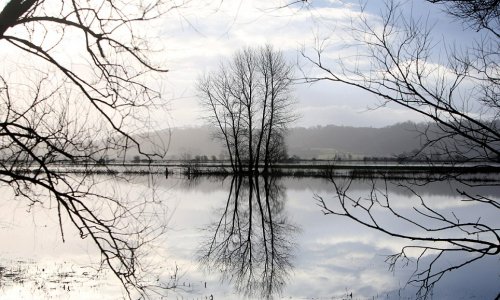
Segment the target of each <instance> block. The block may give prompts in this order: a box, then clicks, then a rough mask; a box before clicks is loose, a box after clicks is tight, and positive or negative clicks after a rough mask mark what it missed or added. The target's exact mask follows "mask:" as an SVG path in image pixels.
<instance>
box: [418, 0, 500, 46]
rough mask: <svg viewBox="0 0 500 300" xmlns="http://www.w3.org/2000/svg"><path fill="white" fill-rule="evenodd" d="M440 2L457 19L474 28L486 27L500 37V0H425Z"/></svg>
mask: <svg viewBox="0 0 500 300" xmlns="http://www.w3.org/2000/svg"><path fill="white" fill-rule="evenodd" d="M427 1H428V2H431V3H438V4H442V5H444V7H445V10H446V11H447V12H448V13H449V14H450V15H452V16H454V17H456V18H457V19H458V20H462V21H463V22H464V23H468V24H470V25H471V26H472V27H474V28H475V29H476V30H481V29H487V30H489V31H490V32H492V33H493V34H495V35H496V36H497V37H500V2H499V1H498V0H469V1H463V0H427Z"/></svg>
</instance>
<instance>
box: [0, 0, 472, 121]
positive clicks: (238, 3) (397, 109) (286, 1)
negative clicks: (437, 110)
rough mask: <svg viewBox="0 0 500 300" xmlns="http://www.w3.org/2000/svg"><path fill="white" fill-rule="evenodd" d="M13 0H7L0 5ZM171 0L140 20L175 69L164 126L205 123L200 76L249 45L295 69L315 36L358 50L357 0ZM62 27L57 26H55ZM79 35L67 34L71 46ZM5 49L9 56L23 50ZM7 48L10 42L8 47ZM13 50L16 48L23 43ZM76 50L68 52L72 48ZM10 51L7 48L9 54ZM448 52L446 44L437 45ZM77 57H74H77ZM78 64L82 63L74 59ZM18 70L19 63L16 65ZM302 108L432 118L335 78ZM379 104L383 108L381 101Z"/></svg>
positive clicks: (309, 112) (327, 113)
mask: <svg viewBox="0 0 500 300" xmlns="http://www.w3.org/2000/svg"><path fill="white" fill-rule="evenodd" d="M6 2H7V1H6V0H0V7H3V6H4V5H5V3H6ZM292 2H293V0H251V1H244V0H219V1H209V0H172V3H174V4H178V7H177V8H176V9H173V10H172V11H170V12H169V13H168V14H167V15H165V16H164V17H162V18H161V19H159V20H155V21H154V22H152V23H148V24H149V26H148V27H144V28H139V30H143V31H145V32H147V33H148V36H152V37H154V38H153V42H158V45H161V48H159V49H160V50H161V51H157V52H156V53H154V54H153V56H154V57H153V61H159V62H161V64H162V66H163V67H164V68H166V69H168V70H169V72H168V74H167V75H166V76H164V77H161V80H158V81H159V82H155V83H154V86H159V87H160V89H161V90H162V92H163V96H164V99H165V100H166V101H167V106H166V109H159V110H158V111H154V112H153V113H152V117H153V120H154V121H155V122H154V123H155V124H160V127H162V128H161V129H163V128H168V127H170V128H171V127H190V126H200V125H203V124H205V123H204V122H205V121H204V116H205V115H206V112H205V111H204V110H203V109H202V108H201V107H200V105H199V100H198V97H197V91H196V88H195V86H196V80H197V78H198V77H199V76H200V75H202V74H203V73H206V72H211V71H215V70H216V68H217V65H218V63H219V62H220V61H224V60H228V59H229V58H230V57H231V55H232V54H233V53H234V52H235V51H237V50H239V49H242V48H244V47H248V46H251V47H255V46H262V45H265V44H271V45H272V46H273V47H274V48H275V49H277V50H280V51H282V52H283V53H284V54H285V56H286V57H287V59H288V60H289V61H290V63H291V64H294V65H296V72H295V75H296V77H297V78H300V77H301V76H302V74H303V72H305V73H307V74H314V73H315V72H317V70H316V69H314V68H312V67H311V65H310V64H308V63H307V61H306V60H305V59H304V58H303V57H302V56H301V54H300V50H302V49H303V50H304V51H305V52H306V53H311V50H313V49H314V46H315V38H319V39H328V43H329V45H330V47H329V48H327V49H326V51H325V57H326V58H327V59H328V60H329V62H332V65H333V63H334V62H335V60H336V59H337V58H338V57H339V56H344V57H346V56H349V55H352V54H354V53H356V51H358V50H357V48H356V47H349V48H346V45H349V44H350V43H352V36H350V29H349V27H350V25H351V20H353V19H357V18H358V17H359V15H360V10H361V5H360V3H359V2H358V0H308V1H297V3H295V4H290V3H292ZM400 2H401V3H402V8H403V10H404V13H405V14H408V15H413V16H414V17H415V18H423V19H425V20H426V22H427V23H428V24H431V26H432V32H433V35H434V37H435V40H436V42H437V43H441V42H442V41H443V40H446V41H447V43H449V44H455V43H457V44H459V45H467V44H470V42H471V41H472V40H473V39H474V38H477V36H475V34H474V32H473V31H471V30H467V29H464V26H463V25H462V24H461V23H460V22H458V21H456V20H454V19H452V18H451V17H449V16H448V15H447V14H446V13H444V12H443V11H442V7H441V6H439V5H435V4H430V3H428V2H426V1H425V0H401V1H400ZM365 4H366V7H365V16H367V18H368V20H369V21H370V22H371V23H372V24H375V25H376V24H380V12H381V10H383V9H384V1H383V0H372V1H365ZM56 34H57V33H56ZM79 42H81V41H79V40H74V39H73V40H72V39H71V38H70V39H68V43H72V44H71V45H70V46H71V47H74V44H76V43H79ZM4 48H5V49H7V51H6V52H3V53H4V54H3V55H2V57H1V58H2V59H3V61H4V62H5V58H7V57H8V58H9V59H11V58H12V57H18V54H17V52H16V55H9V54H12V53H11V52H8V47H4ZM5 49H4V50H5ZM12 51H17V50H16V49H14V50H12ZM70 52H71V51H69V52H68V53H70ZM5 53H6V54H5ZM437 53H440V54H441V55H443V53H444V51H442V50H440V51H437ZM73 59H74V58H73ZM22 60H23V58H18V60H17V61H15V62H14V64H13V65H14V66H15V67H14V69H12V70H10V69H7V67H6V65H7V64H5V63H4V65H3V66H0V68H2V70H3V71H4V73H6V74H7V73H11V72H12V71H16V70H17V67H18V66H19V63H24V62H22ZM73 65H75V64H73ZM16 72H18V71H16ZM293 97H294V100H295V101H296V104H295V112H296V114H298V115H299V116H300V118H299V119H298V120H297V121H296V122H295V123H294V124H292V126H303V127H312V126H317V125H328V124H333V125H343V126H357V127H361V126H367V127H383V126H389V125H393V124H395V123H399V122H405V121H415V122H420V121H425V120H424V119H423V118H422V116H421V115H419V114H416V113H414V112H411V111H409V110H408V109H404V108H403V107H401V106H398V105H395V104H389V105H387V106H385V107H382V108H377V107H378V106H379V103H380V99H377V98H376V97H374V96H373V95H371V94H368V93H366V92H362V91H360V90H359V89H355V88H350V87H348V86H346V85H343V84H339V83H332V82H319V83H315V84H296V85H295V86H294V93H293ZM375 108H377V109H375Z"/></svg>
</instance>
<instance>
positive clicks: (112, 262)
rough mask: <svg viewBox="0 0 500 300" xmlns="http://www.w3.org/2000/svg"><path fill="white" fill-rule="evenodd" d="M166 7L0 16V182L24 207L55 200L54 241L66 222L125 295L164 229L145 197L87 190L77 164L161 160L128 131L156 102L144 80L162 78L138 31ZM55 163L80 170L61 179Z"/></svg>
mask: <svg viewBox="0 0 500 300" xmlns="http://www.w3.org/2000/svg"><path fill="white" fill-rule="evenodd" d="M172 8H173V6H172V3H170V2H169V1H151V2H148V1H146V2H144V1H139V2H126V1H125V2H124V1H114V0H103V1H80V0H76V1H71V2H61V1H50V0H28V1H22V0H10V1H6V2H5V4H4V6H3V8H2V9H1V11H0V45H1V48H2V50H3V51H5V52H4V53H5V54H4V55H3V59H4V61H3V68H2V71H1V72H2V73H0V158H1V161H0V183H1V184H2V185H4V186H5V185H6V186H9V187H11V188H12V189H14V191H15V193H16V195H18V196H21V197H24V198H26V199H28V200H29V203H30V205H42V206H45V207H51V205H50V203H55V207H56V209H57V214H58V216H59V221H60V230H61V236H62V239H63V241H64V228H65V226H66V225H65V224H63V223H64V222H63V221H64V220H67V221H68V222H69V223H71V224H72V225H74V226H76V227H77V229H78V230H79V232H80V236H81V237H82V238H86V237H89V238H91V239H92V240H93V241H94V243H95V246H96V247H97V249H98V250H99V252H100V254H101V256H102V262H103V264H105V265H107V266H108V267H109V268H110V269H111V270H112V271H113V272H114V274H115V275H116V276H117V277H118V278H119V280H120V281H121V282H122V284H123V285H124V287H125V288H126V290H127V292H129V293H130V292H131V291H132V290H134V289H137V290H138V291H139V292H140V293H143V292H144V291H145V290H144V288H145V285H144V284H143V283H141V281H140V278H139V277H138V274H139V272H140V270H139V269H140V267H141V265H140V262H139V261H138V258H139V257H140V255H139V253H140V249H141V247H142V246H143V245H145V244H146V243H147V242H148V241H150V240H152V239H155V238H156V237H157V236H159V235H161V234H163V232H164V226H163V225H161V224H156V223H155V226H154V227H148V226H149V225H151V224H150V223H151V222H152V221H151V220H149V221H146V220H145V219H143V217H145V216H146V215H144V212H145V211H146V210H147V209H146V207H147V206H148V205H149V204H148V203H147V201H145V202H144V203H143V204H137V203H136V204H133V205H132V206H129V205H127V202H126V201H125V199H116V198H114V197H113V196H110V195H106V193H105V192H103V193H98V192H96V190H95V187H96V184H95V183H96V178H95V177H94V176H92V175H89V173H92V164H87V163H91V162H96V161H99V159H101V158H104V157H106V156H107V155H114V156H117V155H120V153H121V154H123V152H124V151H126V149H128V148H129V147H131V146H134V147H137V148H138V149H139V152H140V153H141V154H143V155H145V156H146V157H148V158H151V157H153V156H154V155H158V156H161V155H162V152H155V153H145V152H144V151H143V150H142V148H141V145H140V144H139V142H138V141H137V140H136V139H135V138H134V135H133V134H136V133H143V132H144V129H145V126H147V124H148V123H147V122H148V110H149V109H150V108H151V107H153V106H154V105H157V104H161V103H162V101H163V100H162V99H161V95H160V93H159V91H157V90H155V89H153V88H152V86H153V85H152V84H151V82H152V81H151V80H152V78H151V77H150V76H149V74H150V73H158V72H160V73H161V72H166V70H165V69H163V68H161V67H159V66H158V65H157V64H155V63H154V62H153V61H151V60H150V54H151V53H153V52H154V51H156V50H157V49H156V46H155V45H153V44H152V43H150V41H151V40H148V38H150V37H151V36H148V35H147V33H148V32H147V31H145V30H143V29H142V28H143V26H147V25H148V24H150V25H152V24H154V21H155V20H156V19H158V18H159V17H161V16H163V15H164V14H166V13H167V12H168V11H170V10H171V9H172ZM61 161H69V162H72V163H75V162H80V163H81V164H82V165H83V164H85V166H87V169H86V170H85V171H84V172H82V173H81V174H76V175H75V174H65V173H64V172H61V170H60V164H59V163H60V162H61ZM52 200H56V201H55V202H53V201H52ZM96 203H102V204H101V205H97V204H96ZM104 207H107V209H105V208H104ZM141 207H142V209H140V208H141ZM126 219H128V220H129V221H130V222H134V220H135V221H137V224H142V225H144V226H145V227H141V226H138V227H134V226H133V225H132V224H124V222H125V221H124V220H126ZM148 224H149V225H148ZM129 295H130V294H129Z"/></svg>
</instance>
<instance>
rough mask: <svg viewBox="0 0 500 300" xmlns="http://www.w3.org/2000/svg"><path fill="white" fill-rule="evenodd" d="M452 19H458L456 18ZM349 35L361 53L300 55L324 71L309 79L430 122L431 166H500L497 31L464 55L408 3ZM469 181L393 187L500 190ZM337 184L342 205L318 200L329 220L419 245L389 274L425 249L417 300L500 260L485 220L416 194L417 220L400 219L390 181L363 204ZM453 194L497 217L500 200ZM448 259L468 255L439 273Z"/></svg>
mask: <svg viewBox="0 0 500 300" xmlns="http://www.w3.org/2000/svg"><path fill="white" fill-rule="evenodd" d="M449 2H451V3H450V4H449V5H450V9H451V8H453V9H459V7H462V8H463V9H464V15H463V16H464V17H465V15H466V13H465V11H466V10H465V9H466V7H469V4H467V3H479V2H478V1H467V2H466V1H449ZM458 2H460V3H462V4H463V5H459V4H458ZM487 2H488V1H485V2H484V3H485V4H486V3H487ZM481 3H483V2H481ZM470 5H472V4H470ZM471 7H472V6H471ZM491 13H492V15H491V19H489V21H487V22H486V23H484V24H483V25H481V26H483V27H484V28H486V29H489V31H491V28H493V27H492V26H496V25H495V24H497V23H496V22H498V18H497V17H494V15H495V13H496V5H494V7H493V8H492V12H491ZM454 15H455V16H457V17H460V16H461V15H460V14H459V13H455V14H454ZM489 16H490V15H489ZM470 17H472V18H473V17H474V16H470ZM466 21H468V19H467V20H466ZM488 24H489V25H488ZM492 24H493V25H492ZM487 26H489V27H491V28H489V27H487ZM351 30H352V36H353V38H354V40H355V42H354V44H355V46H354V47H356V49H355V51H352V52H351V53H356V54H355V55H354V56H353V55H350V56H349V57H339V58H338V59H337V60H331V59H329V58H327V57H326V56H325V55H324V54H325V51H327V50H328V45H327V42H326V41H318V44H317V46H316V47H315V49H314V51H313V54H311V53H310V52H307V51H306V50H304V51H303V52H302V54H303V56H304V57H305V59H306V60H307V61H308V62H309V63H311V64H312V65H313V66H314V67H315V71H320V72H322V73H321V74H320V75H317V74H318V73H317V72H316V75H314V76H311V75H308V74H305V75H304V77H305V81H306V82H317V81H328V82H332V83H341V84H345V85H349V86H351V87H354V88H358V89H361V90H364V91H367V92H369V93H371V94H373V95H376V96H378V97H379V99H381V101H382V103H381V106H383V105H386V104H387V103H396V104H399V105H401V106H403V107H406V108H408V109H410V110H412V111H414V112H417V113H419V114H421V115H423V116H425V117H427V119H428V120H429V121H430V123H429V125H428V126H427V127H426V129H424V130H422V131H421V139H422V147H421V149H419V151H416V152H415V153H413V154H414V155H418V156H420V157H422V155H429V161H431V163H432V157H430V156H431V155H438V156H439V157H441V158H445V159H447V160H449V162H450V163H452V164H460V163H463V162H464V161H470V162H475V163H476V164H492V163H498V162H499V161H500V130H499V129H500V128H499V125H500V122H499V119H498V117H499V115H500V105H499V104H500V101H499V85H498V83H499V78H500V74H499V70H500V69H499V68H498V63H499V61H500V57H499V53H500V52H499V51H498V50H499V48H498V46H499V44H498V36H497V35H496V34H495V32H490V33H487V34H486V36H483V37H482V38H481V40H479V41H477V42H475V43H474V44H473V45H472V46H471V47H470V48H469V49H466V50H464V51H458V50H454V49H453V48H451V49H450V48H446V45H441V44H439V43H438V42H436V41H435V40H433V38H432V27H431V26H430V25H429V24H426V23H425V22H424V21H422V19H418V18H413V17H412V16H408V14H405V12H404V11H403V7H402V5H400V4H398V3H397V2H396V1H387V2H386V6H385V10H384V11H383V12H382V15H381V22H380V23H378V22H377V21H375V20H374V19H373V18H370V17H369V16H368V14H367V13H365V12H364V11H362V13H361V14H360V16H359V19H358V20H353V21H352V28H351ZM438 49H446V50H447V51H448V52H447V56H446V58H447V61H439V60H438V58H439V55H438V53H436V51H439V50H438ZM330 57H331V56H330ZM457 158H458V160H456V159H457ZM455 160H456V161H455ZM478 162H480V163H478ZM463 175H464V174H460V173H457V172H453V171H450V172H449V173H447V174H441V175H439V176H429V178H427V180H424V181H417V180H414V181H408V182H396V184H398V185H400V186H401V187H402V188H405V189H408V190H411V191H415V187H417V186H422V185H425V184H428V183H430V182H432V181H435V180H451V181H452V182H453V180H458V181H461V182H463V183H465V184H467V185H480V184H485V185H492V186H498V178H492V181H488V182H486V183H484V182H473V181H469V180H466V177H464V176H463ZM382 177H383V175H382ZM331 182H332V185H333V190H334V193H333V194H334V198H335V199H336V201H333V202H330V201H327V200H326V197H324V196H319V195H318V196H317V199H318V201H319V204H320V206H321V207H322V209H323V211H324V212H325V213H326V214H333V215H341V216H346V217H348V218H351V219H353V220H355V221H357V222H359V223H361V224H364V225H366V226H368V227H370V228H373V229H374V230H378V231H381V232H384V233H386V234H389V235H392V236H396V237H399V238H402V239H406V240H408V241H419V242H420V244H418V245H412V246H408V247H405V248H403V249H402V251H401V252H400V253H398V254H396V255H394V256H390V257H389V258H388V262H389V263H390V264H391V266H395V265H396V263H397V262H404V261H405V260H408V259H412V258H411V256H410V255H409V254H408V252H411V251H409V250H410V249H413V250H415V249H416V250H418V251H420V252H419V253H420V254H419V256H417V259H416V260H417V265H418V268H419V269H418V270H417V271H416V272H415V274H414V276H413V277H412V278H410V280H409V282H410V283H416V284H418V285H419V287H420V289H419V291H418V296H419V297H422V298H426V297H428V296H429V295H430V292H431V291H432V288H433V287H434V285H435V284H436V282H438V281H439V280H440V279H441V278H442V277H443V276H444V275H445V274H446V273H447V272H449V271H452V270H454V269H458V268H460V267H462V266H464V265H467V264H470V263H472V262H474V261H475V260H477V259H480V258H482V257H484V256H486V255H488V256H489V255H493V256H498V255H499V253H500V239H499V232H500V230H499V228H498V224H494V223H493V224H491V223H490V224H488V223H486V221H485V222H483V221H482V220H481V216H468V219H467V220H463V219H460V218H458V217H457V216H456V215H454V213H453V212H452V211H451V212H446V213H445V212H442V211H439V210H437V209H435V208H434V206H433V205H432V204H431V203H428V202H427V201H426V200H425V197H424V196H423V195H421V194H418V193H417V192H415V196H417V197H419V198H420V199H421V201H420V203H419V204H418V205H416V206H415V207H414V209H415V211H416V212H417V215H403V214H401V213H400V212H399V211H398V210H397V209H395V207H394V206H393V203H394V202H395V201H396V199H391V195H389V194H388V193H387V189H386V188H385V186H386V185H387V184H388V180H380V181H373V182H371V186H372V188H371V191H372V192H371V193H370V194H369V195H367V196H365V197H359V196H354V195H352V194H351V193H350V192H349V187H350V185H351V183H352V179H349V180H347V181H346V182H343V181H341V180H339V179H337V178H334V177H333V176H332V177H331ZM456 192H457V195H459V196H460V197H461V199H462V200H463V201H468V202H473V203H475V204H477V205H485V206H488V207H490V208H491V209H492V210H496V211H500V201H499V199H495V198H494V197H493V198H492V197H489V196H488V195H481V194H475V193H469V192H466V191H465V190H464V189H462V188H457V190H456ZM393 197H394V196H393ZM393 197H392V198H393ZM380 211H384V212H385V216H386V217H387V218H388V217H391V216H392V217H396V218H397V219H398V220H399V221H401V222H403V223H408V224H411V225H413V226H415V227H417V228H418V230H419V231H417V233H415V234H413V233H408V232H400V231H397V230H392V229H391V228H388V227H386V225H384V223H383V222H382V219H383V218H381V217H380V215H378V214H377V213H378V212H380ZM450 253H462V254H464V256H463V259H464V260H463V262H462V263H459V264H457V265H452V266H447V267H445V268H441V267H440V265H441V263H442V262H444V261H446V256H447V254H450ZM431 254H432V255H435V256H433V257H434V258H432V259H431V261H430V262H428V263H427V264H426V263H425V262H424V261H425V260H424V259H423V258H424V257H429V256H428V255H431Z"/></svg>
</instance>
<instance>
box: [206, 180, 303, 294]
mask: <svg viewBox="0 0 500 300" xmlns="http://www.w3.org/2000/svg"><path fill="white" fill-rule="evenodd" d="M284 194H285V193H284V186H283V185H281V184H280V182H279V179H277V178H272V177H259V176H246V177H241V176H238V177H236V176H235V177H233V178H232V180H231V186H230V189H229V194H228V197H227V201H226V206H225V207H224V208H223V209H221V211H220V212H219V213H217V214H216V215H217V216H218V215H220V218H219V219H217V220H216V221H215V222H213V223H211V224H210V225H209V226H207V228H206V231H207V233H208V234H207V235H208V237H207V239H206V240H205V241H204V242H203V243H202V244H201V247H200V252H199V260H200V262H201V265H202V266H203V268H204V269H205V270H206V271H213V270H218V271H220V272H221V274H222V277H221V280H222V281H226V282H229V283H231V284H232V285H234V289H235V290H236V292H237V293H239V294H242V295H244V296H257V297H259V298H266V299H267V298H272V297H273V295H276V294H279V293H281V292H282V289H283V287H284V285H285V283H286V280H287V278H288V274H289V271H290V269H291V268H292V264H291V262H290V261H291V256H292V255H291V253H292V249H293V247H294V240H293V239H294V233H295V232H296V231H297V230H298V228H297V226H295V225H293V224H291V223H290V222H289V220H288V219H287V216H286V213H285V210H284V202H285V201H284V200H285V199H284Z"/></svg>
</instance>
